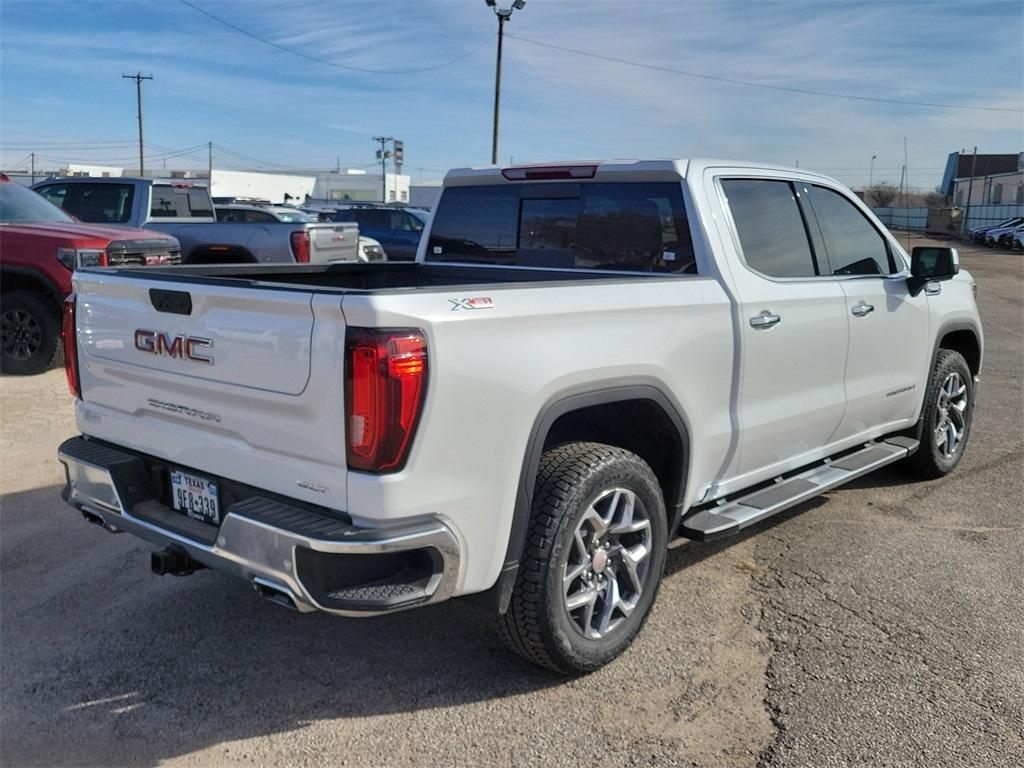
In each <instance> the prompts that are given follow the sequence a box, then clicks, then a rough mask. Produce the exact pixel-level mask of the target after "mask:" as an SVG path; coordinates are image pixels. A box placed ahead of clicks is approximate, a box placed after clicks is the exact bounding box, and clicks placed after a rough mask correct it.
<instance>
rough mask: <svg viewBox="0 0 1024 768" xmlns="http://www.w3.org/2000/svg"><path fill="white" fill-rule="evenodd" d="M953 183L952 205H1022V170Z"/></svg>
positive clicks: (1023, 175)
mask: <svg viewBox="0 0 1024 768" xmlns="http://www.w3.org/2000/svg"><path fill="white" fill-rule="evenodd" d="M954 183H955V185H956V187H955V191H954V193H953V204H954V205H958V206H965V205H967V204H968V202H970V204H971V205H1008V204H1009V205H1013V204H1017V205H1020V204H1024V170H1019V171H1011V172H1010V173H993V174H991V175H989V176H975V177H973V178H971V177H967V178H964V179H956V181H955V182H954Z"/></svg>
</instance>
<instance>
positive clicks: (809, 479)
mask: <svg viewBox="0 0 1024 768" xmlns="http://www.w3.org/2000/svg"><path fill="white" fill-rule="evenodd" d="M917 446H918V441H917V440H914V439H913V438H910V437H903V436H897V437H890V438H886V439H885V440H883V441H881V442H877V443H869V444H868V445H866V446H865V447H864V448H862V449H860V450H859V451H855V452H853V453H849V454H847V455H845V456H843V457H842V458H839V459H835V460H829V459H826V460H825V462H824V463H823V464H818V465H816V466H814V467H812V468H810V469H807V470H805V471H803V472H801V473H800V474H798V475H794V476H793V477H789V478H786V479H785V480H780V481H778V482H776V484H775V485H773V486H769V487H767V488H762V489H760V490H758V491H755V492H754V493H751V494H748V495H747V496H742V497H740V498H738V499H734V500H732V501H726V502H724V503H722V504H719V505H718V506H717V507H713V508H711V509H705V510H702V511H700V512H696V513H694V514H692V515H690V516H689V517H687V518H684V519H683V521H682V524H681V526H680V529H679V534H680V535H681V536H685V537H686V538H688V539H696V540H697V541H712V540H713V539H719V538H722V537H723V536H728V535H730V534H733V533H737V532H738V531H742V530H743V529H744V528H746V527H748V526H751V525H753V524H754V523H758V522H760V521H762V520H764V519H765V518H767V517H771V516H772V515H774V514H775V513H776V512H781V511H783V510H784V509H789V508H790V507H793V506H796V505H797V504H799V503H801V502H803V501H807V500H808V499H813V498H814V497H815V496H819V495H821V494H822V493H824V492H825V491H829V490H832V489H833V488H836V487H837V486H840V485H843V484H844V483H848V482H850V481H851V480H853V479H855V478H858V477H861V476H862V475H866V474H868V473H869V472H874V471H875V470H876V469H878V468H879V467H884V466H885V465H886V464H892V463H893V462H894V461H899V460H900V459H903V458H906V457H907V456H909V455H910V454H912V453H913V452H914V451H916V450H917Z"/></svg>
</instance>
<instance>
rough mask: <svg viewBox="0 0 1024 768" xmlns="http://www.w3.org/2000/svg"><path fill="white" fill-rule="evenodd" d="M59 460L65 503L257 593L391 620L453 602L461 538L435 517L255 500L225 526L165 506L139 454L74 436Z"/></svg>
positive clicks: (234, 508)
mask: <svg viewBox="0 0 1024 768" xmlns="http://www.w3.org/2000/svg"><path fill="white" fill-rule="evenodd" d="M58 458H59V459H60V461H61V463H63V464H64V467H65V471H66V476H67V484H66V486H65V488H64V492H63V497H64V500H65V501H66V502H67V503H68V504H70V505H71V506H72V507H74V508H75V509H78V510H80V511H81V512H82V513H83V514H84V515H85V516H86V519H88V520H90V521H93V522H101V523H102V524H103V526H104V527H105V528H107V529H108V530H120V531H127V532H129V533H133V534H135V535H136V536H139V537H140V538H143V539H146V540H147V541H150V542H152V543H153V544H156V545H157V546H159V547H161V548H163V549H164V552H165V553H166V552H167V551H170V552H174V553H180V555H181V556H183V557H185V558H187V560H190V561H194V562H195V563H196V564H201V565H205V566H208V567H211V568H216V569H219V570H222V571H227V572H229V573H234V574H235V575H237V576H241V577H242V578H245V579H247V580H248V581H250V582H251V583H252V584H253V587H254V589H256V591H257V592H258V593H259V594H261V595H263V596H265V597H268V598H269V599H271V600H273V601H274V602H277V603H280V604H283V605H288V606H289V607H293V608H295V609H297V610H299V611H302V612H308V611H314V610H322V611H326V612H328V613H334V614H339V615H344V616H368V615H375V614H380V613H390V612H393V611H397V610H402V609H404V608H411V607H413V606H419V605H424V604H427V603H435V602H439V601H441V600H445V599H447V598H448V597H450V596H451V595H452V592H453V590H454V589H455V582H456V580H457V578H458V572H459V561H460V551H459V544H458V539H457V538H456V537H455V535H454V533H452V531H451V530H450V529H449V528H448V527H447V526H446V525H445V524H444V523H443V522H441V521H440V520H438V519H436V518H421V519H417V520H413V521H409V522H406V523H404V524H403V525H400V526H395V527H388V528H358V527H356V526H353V525H351V524H349V523H346V522H344V521H342V520H339V519H338V518H336V517H332V516H331V515H329V514H320V513H318V512H316V511H312V510H310V509H307V508H303V507H298V506H291V505H289V504H287V503H283V502H280V501H277V500H274V499H269V498H266V497H259V496H257V497H250V498H247V499H244V500H242V501H238V502H236V503H234V504H231V505H230V506H229V507H228V508H227V509H226V510H225V511H224V513H223V522H222V523H221V525H220V528H219V529H217V528H215V527H213V526H210V525H206V524H204V523H199V522H197V521H194V520H191V519H190V518H188V517H185V516H184V515H182V514H180V513H178V512H176V511H174V510H172V509H170V508H169V507H166V506H165V505H163V504H162V503H161V502H160V500H159V498H158V497H157V494H155V493H154V491H153V489H152V487H151V481H150V478H149V475H148V473H147V470H146V466H145V464H144V462H143V460H142V459H140V458H139V457H138V456H135V455H132V454H128V453H124V452H121V451H118V450H117V449H115V448H111V447H110V446H107V445H103V444H101V443H97V442H95V441H93V440H88V439H85V438H83V437H75V438H72V439H70V440H67V441H65V442H64V444H62V445H61V446H60V448H59V450H58ZM190 526H191V527H190ZM192 528H195V529H196V530H194V531H193V530H192ZM200 528H201V529H203V530H202V531H200V530H199V529H200ZM164 560H166V557H163V559H161V563H164ZM163 572H168V573H171V572H175V570H174V569H173V568H171V567H170V566H168V567H167V568H166V569H165V570H164V571H163Z"/></svg>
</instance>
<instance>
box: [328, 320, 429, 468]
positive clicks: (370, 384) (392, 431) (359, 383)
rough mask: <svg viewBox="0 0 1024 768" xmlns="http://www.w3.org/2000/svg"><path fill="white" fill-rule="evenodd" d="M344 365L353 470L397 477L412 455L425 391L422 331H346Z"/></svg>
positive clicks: (425, 345)
mask: <svg viewBox="0 0 1024 768" xmlns="http://www.w3.org/2000/svg"><path fill="white" fill-rule="evenodd" d="M345 360H346V376H345V379H346V381H345V384H346V386H345V405H346V408H345V410H346V414H347V416H348V444H347V451H346V452H347V457H348V466H349V469H357V470H362V471H364V472H397V471H398V470H400V469H401V468H402V467H403V465H404V464H405V460H406V457H407V455H408V453H409V446H410V445H411V444H412V438H413V435H414V434H415V432H416V423H417V421H418V419H419V415H420V410H421V407H422V405H423V396H424V394H425V392H426V383H427V344H426V341H425V337H424V335H423V332H422V331H420V330H417V329H414V328H404V329H391V330H375V329H371V328H348V329H347V331H346V336H345Z"/></svg>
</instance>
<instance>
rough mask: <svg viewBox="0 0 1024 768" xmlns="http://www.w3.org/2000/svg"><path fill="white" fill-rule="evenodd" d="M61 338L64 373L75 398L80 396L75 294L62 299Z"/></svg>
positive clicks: (80, 383) (80, 384)
mask: <svg viewBox="0 0 1024 768" xmlns="http://www.w3.org/2000/svg"><path fill="white" fill-rule="evenodd" d="M60 335H61V339H62V340H63V342H64V375H65V376H67V378H68V390H69V391H70V392H71V394H72V395H74V396H75V397H77V398H81V397H82V382H81V380H80V379H79V378H78V340H77V338H76V336H75V294H73V293H72V294H71V295H70V296H68V297H67V298H66V299H64V312H63V317H62V322H61V333H60Z"/></svg>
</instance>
